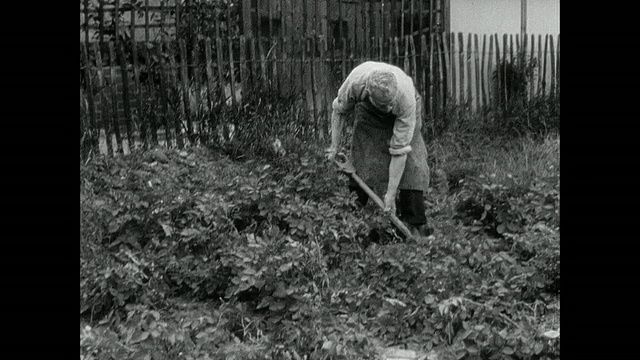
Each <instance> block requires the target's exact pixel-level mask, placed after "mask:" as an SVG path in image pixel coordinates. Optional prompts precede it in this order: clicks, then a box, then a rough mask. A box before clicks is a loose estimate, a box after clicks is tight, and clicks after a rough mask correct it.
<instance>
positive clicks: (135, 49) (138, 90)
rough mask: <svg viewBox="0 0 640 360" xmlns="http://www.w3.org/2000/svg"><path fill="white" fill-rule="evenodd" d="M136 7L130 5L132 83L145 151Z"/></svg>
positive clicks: (145, 139)
mask: <svg viewBox="0 0 640 360" xmlns="http://www.w3.org/2000/svg"><path fill="white" fill-rule="evenodd" d="M135 10H136V5H132V7H131V50H132V54H133V82H134V84H135V86H134V92H135V96H134V97H135V98H136V104H137V107H138V108H137V111H136V112H135V113H136V114H137V117H136V120H137V121H138V122H139V124H140V125H139V126H140V146H141V147H142V148H143V149H145V148H149V142H148V140H147V131H148V125H147V119H145V118H143V113H142V112H143V106H144V105H143V94H142V85H141V84H140V66H139V63H138V43H137V41H136V36H135V34H136V11H135Z"/></svg>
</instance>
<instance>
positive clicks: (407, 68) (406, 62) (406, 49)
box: [402, 36, 411, 76]
mask: <svg viewBox="0 0 640 360" xmlns="http://www.w3.org/2000/svg"><path fill="white" fill-rule="evenodd" d="M409 38H410V36H405V38H404V61H403V63H404V64H403V65H402V66H403V68H404V72H405V73H406V74H407V75H409V76H411V63H410V61H409Z"/></svg>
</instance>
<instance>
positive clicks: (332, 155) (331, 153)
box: [324, 146, 338, 161]
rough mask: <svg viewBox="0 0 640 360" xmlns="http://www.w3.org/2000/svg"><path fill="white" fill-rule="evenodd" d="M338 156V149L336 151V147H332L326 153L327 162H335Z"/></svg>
mask: <svg viewBox="0 0 640 360" xmlns="http://www.w3.org/2000/svg"><path fill="white" fill-rule="evenodd" d="M337 154H338V149H336V148H335V147H333V146H332V147H330V148H328V149H326V150H325V151H324V156H325V157H326V158H327V160H329V161H335V159H336V155H337Z"/></svg>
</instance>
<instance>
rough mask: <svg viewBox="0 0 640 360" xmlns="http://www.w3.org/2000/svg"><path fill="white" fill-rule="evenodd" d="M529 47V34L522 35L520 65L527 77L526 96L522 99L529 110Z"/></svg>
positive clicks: (525, 83) (525, 79) (525, 80)
mask: <svg viewBox="0 0 640 360" xmlns="http://www.w3.org/2000/svg"><path fill="white" fill-rule="evenodd" d="M527 46H529V37H528V36H527V34H522V49H521V51H520V53H519V54H520V59H521V60H520V64H521V68H520V69H522V71H523V73H524V75H525V77H524V94H523V99H522V105H523V106H525V107H526V108H527V109H529V102H528V97H527V89H526V88H527V85H528V82H529V69H530V68H531V67H530V66H529V62H528V61H527Z"/></svg>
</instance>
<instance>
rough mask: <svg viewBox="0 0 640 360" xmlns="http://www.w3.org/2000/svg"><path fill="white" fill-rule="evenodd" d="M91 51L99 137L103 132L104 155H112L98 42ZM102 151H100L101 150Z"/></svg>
mask: <svg viewBox="0 0 640 360" xmlns="http://www.w3.org/2000/svg"><path fill="white" fill-rule="evenodd" d="M93 52H94V54H95V58H96V80H97V82H98V83H97V91H98V94H100V107H101V110H100V117H99V123H98V127H99V139H101V138H102V136H103V134H104V141H105V151H106V154H105V155H111V156H113V150H112V144H111V130H110V128H111V126H110V123H109V122H110V113H111V111H110V109H109V100H108V97H107V94H106V93H105V92H106V91H105V76H104V73H103V69H104V65H103V63H102V54H101V51H100V45H99V44H98V43H94V44H93ZM101 152H102V151H101Z"/></svg>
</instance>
